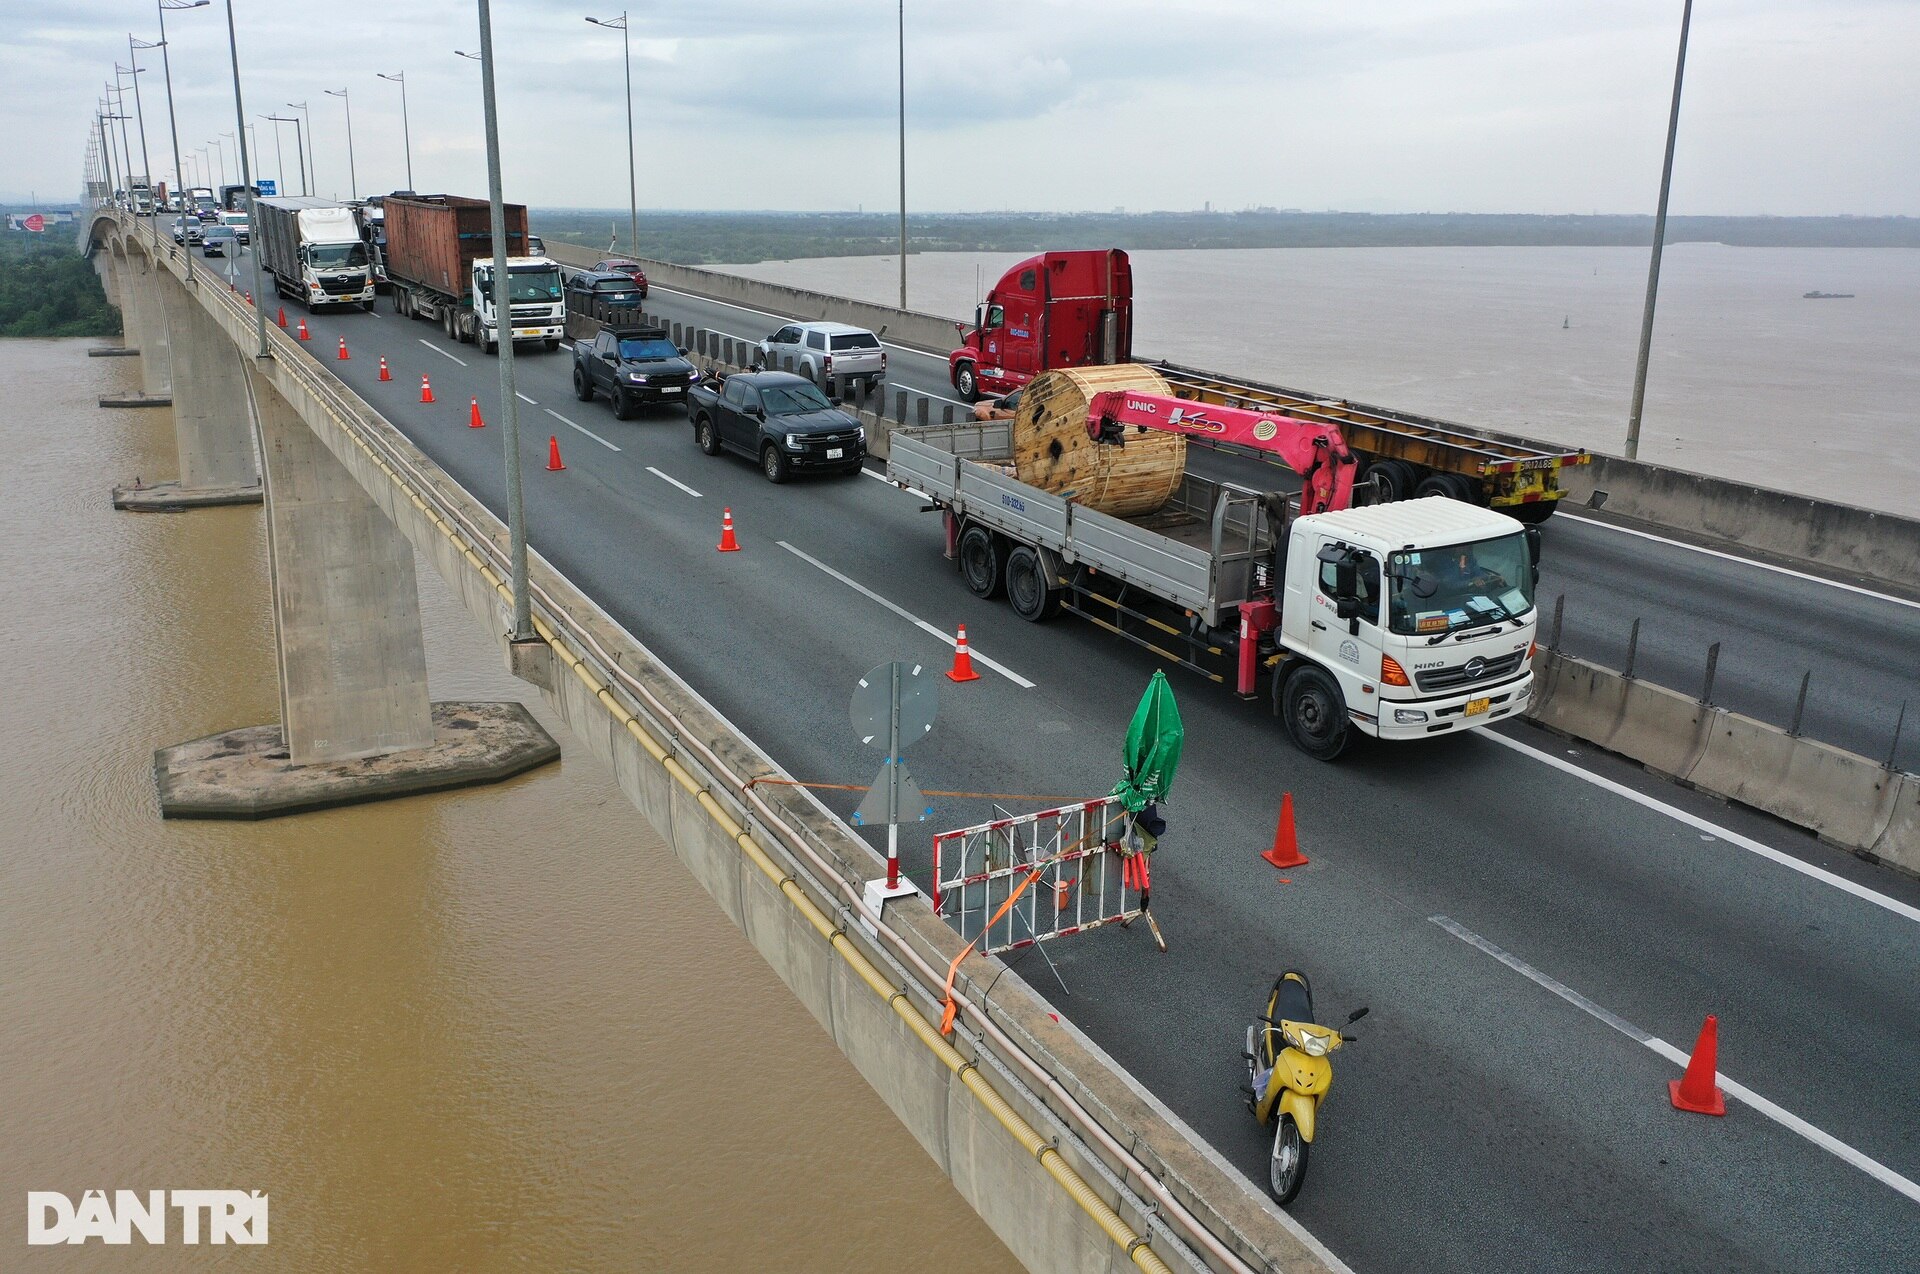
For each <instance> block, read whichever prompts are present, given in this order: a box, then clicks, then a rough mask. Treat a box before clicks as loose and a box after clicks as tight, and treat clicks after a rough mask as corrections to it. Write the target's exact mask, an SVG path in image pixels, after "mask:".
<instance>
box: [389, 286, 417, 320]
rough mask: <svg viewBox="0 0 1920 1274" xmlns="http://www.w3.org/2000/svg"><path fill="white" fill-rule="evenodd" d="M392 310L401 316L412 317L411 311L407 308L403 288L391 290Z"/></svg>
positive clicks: (405, 291)
mask: <svg viewBox="0 0 1920 1274" xmlns="http://www.w3.org/2000/svg"><path fill="white" fill-rule="evenodd" d="M393 312H394V313H395V314H397V315H399V316H400V317H401V318H412V317H413V314H412V312H411V311H409V310H408V309H407V290H406V289H405V288H395V289H394V290H393Z"/></svg>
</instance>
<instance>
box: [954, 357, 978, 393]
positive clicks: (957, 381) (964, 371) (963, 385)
mask: <svg viewBox="0 0 1920 1274" xmlns="http://www.w3.org/2000/svg"><path fill="white" fill-rule="evenodd" d="M953 387H954V388H955V389H957V390H959V391H960V396H961V397H962V398H964V399H966V400H967V401H968V402H970V403H977V402H979V401H980V383H979V382H978V381H976V380H975V379H974V377H973V364H972V363H962V364H960V365H959V366H958V367H956V368H954V369H953Z"/></svg>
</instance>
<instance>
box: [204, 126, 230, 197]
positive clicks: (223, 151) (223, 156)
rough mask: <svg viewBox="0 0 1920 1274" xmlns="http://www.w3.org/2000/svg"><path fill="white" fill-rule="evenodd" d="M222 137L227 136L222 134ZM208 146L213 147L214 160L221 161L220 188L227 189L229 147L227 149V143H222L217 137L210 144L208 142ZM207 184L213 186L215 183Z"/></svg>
mask: <svg viewBox="0 0 1920 1274" xmlns="http://www.w3.org/2000/svg"><path fill="white" fill-rule="evenodd" d="M221 136H225V134H222V135H221ZM207 145H209V146H211V147H213V154H214V158H216V159H218V160H219V161H220V187H221V188H222V189H224V188H225V187H226V184H227V147H226V143H225V142H222V141H221V140H220V138H219V137H216V138H214V139H213V140H212V141H210V142H208V143H207ZM207 184H208V185H212V184H213V183H211V182H209V183H207ZM214 193H216V194H218V193H219V191H218V190H216V191H215V192H214Z"/></svg>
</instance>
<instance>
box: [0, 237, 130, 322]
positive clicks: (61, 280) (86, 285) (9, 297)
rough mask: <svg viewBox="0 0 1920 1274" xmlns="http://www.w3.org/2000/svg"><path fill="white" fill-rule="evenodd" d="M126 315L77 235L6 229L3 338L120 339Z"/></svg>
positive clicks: (0, 271)
mask: <svg viewBox="0 0 1920 1274" xmlns="http://www.w3.org/2000/svg"><path fill="white" fill-rule="evenodd" d="M119 334H120V312H119V311H118V310H116V309H114V308H113V307H112V306H110V305H108V304H107V294H106V292H105V290H104V289H102V288H101V286H100V276H99V275H97V274H95V273H94V272H93V264H92V262H90V261H88V260H87V259H86V258H85V257H83V256H81V255H80V253H79V251H78V250H77V249H76V248H75V247H74V243H73V235H72V234H71V233H55V232H48V233H46V234H27V233H25V232H24V231H18V230H4V229H0V336H118V335H119Z"/></svg>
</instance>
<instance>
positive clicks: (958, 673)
mask: <svg viewBox="0 0 1920 1274" xmlns="http://www.w3.org/2000/svg"><path fill="white" fill-rule="evenodd" d="M947 680H948V681H978V680H980V674H979V673H977V672H975V671H974V670H973V654H972V652H971V651H969V650H968V649H967V626H966V625H965V624H962V625H960V635H959V636H958V637H956V638H955V639H954V643H953V667H952V668H950V669H948V670H947Z"/></svg>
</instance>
